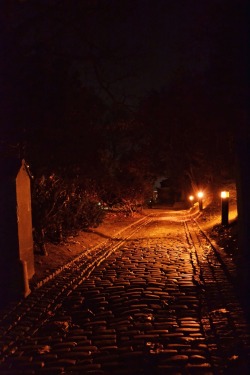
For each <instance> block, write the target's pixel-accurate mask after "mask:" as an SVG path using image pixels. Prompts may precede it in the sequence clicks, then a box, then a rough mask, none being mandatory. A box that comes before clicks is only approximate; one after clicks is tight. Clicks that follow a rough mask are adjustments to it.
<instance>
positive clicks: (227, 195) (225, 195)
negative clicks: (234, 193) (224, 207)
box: [220, 191, 229, 198]
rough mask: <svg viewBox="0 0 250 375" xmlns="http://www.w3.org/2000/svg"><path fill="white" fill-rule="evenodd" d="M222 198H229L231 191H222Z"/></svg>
mask: <svg viewBox="0 0 250 375" xmlns="http://www.w3.org/2000/svg"><path fill="white" fill-rule="evenodd" d="M220 196H221V198H229V191H222V192H221V193H220Z"/></svg>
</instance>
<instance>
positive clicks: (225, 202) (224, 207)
mask: <svg viewBox="0 0 250 375" xmlns="http://www.w3.org/2000/svg"><path fill="white" fill-rule="evenodd" d="M220 196H221V224H222V225H228V208H229V191H222V192H221V193H220Z"/></svg>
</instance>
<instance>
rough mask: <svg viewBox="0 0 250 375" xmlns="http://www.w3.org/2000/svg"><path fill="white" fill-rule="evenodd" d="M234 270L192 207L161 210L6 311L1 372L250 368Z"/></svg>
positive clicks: (249, 343)
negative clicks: (191, 217)
mask: <svg viewBox="0 0 250 375" xmlns="http://www.w3.org/2000/svg"><path fill="white" fill-rule="evenodd" d="M221 262H222V263H221ZM233 273H234V269H233V267H231V268H230V264H229V263H226V262H223V259H221V258H218V256H217V255H216V253H215V252H214V251H213V249H212V246H211V244H210V243H209V242H208V240H207V239H206V238H205V237H204V236H203V237H202V235H201V232H199V230H198V227H197V228H196V227H195V226H194V225H193V224H192V225H191V224H190V223H189V222H185V217H184V216H183V214H181V213H178V212H174V211H172V212H167V211H160V210H159V213H158V214H155V213H154V214H152V215H151V216H149V217H147V219H145V220H144V221H143V220H141V221H139V224H137V225H135V226H133V227H131V228H129V229H128V230H127V231H124V232H121V234H120V235H119V236H117V237H115V238H114V239H112V241H110V244H109V246H108V247H107V246H106V248H105V249H104V248H102V249H101V250H100V251H99V250H98V251H96V254H92V253H91V252H89V253H88V252H86V253H85V254H84V256H83V257H81V258H79V259H78V260H77V261H76V262H72V263H71V264H70V265H69V266H68V267H66V268H65V269H63V270H62V271H61V272H60V273H58V275H55V276H54V277H53V278H51V280H48V281H47V282H46V283H44V284H42V285H41V286H39V287H38V288H37V289H35V290H34V291H33V292H32V293H31V294H30V296H28V298H26V299H25V300H24V301H23V302H21V303H19V305H18V306H15V308H13V311H12V312H8V313H7V312H5V313H4V312H3V313H2V314H1V317H0V318H1V321H2V323H1V327H0V330H1V331H0V332H1V352H0V354H1V357H0V358H1V362H0V374H3V375H4V374H6V375H7V374H10V375H14V374H25V375H29V374H30V375H31V374H35V375H36V374H48V375H53V374H68V375H69V374H72V375H77V374H95V375H109V374H110V375H111V374H112V375H122V374H124V375H125V374H126V375H132V374H152V375H153V374H159V375H160V374H176V375H177V374H201V375H212V374H236V373H237V374H239V375H240V374H247V373H248V370H249V362H248V360H249V354H250V339H249V326H248V323H247V321H246V318H245V316H244V311H243V308H242V307H241V304H240V302H239V300H238V298H237V295H236V291H235V287H234V283H233Z"/></svg>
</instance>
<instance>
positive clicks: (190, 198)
mask: <svg viewBox="0 0 250 375" xmlns="http://www.w3.org/2000/svg"><path fill="white" fill-rule="evenodd" d="M188 199H189V201H190V203H191V205H192V206H193V204H194V196H193V195H189V197H188Z"/></svg>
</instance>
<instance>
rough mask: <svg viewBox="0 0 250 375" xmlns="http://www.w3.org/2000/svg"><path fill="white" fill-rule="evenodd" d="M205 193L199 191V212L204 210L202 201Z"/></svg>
mask: <svg viewBox="0 0 250 375" xmlns="http://www.w3.org/2000/svg"><path fill="white" fill-rule="evenodd" d="M203 195H204V194H203V192H202V191H199V192H198V194H197V196H198V202H199V210H200V211H202V210H203V201H202V198H203Z"/></svg>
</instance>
